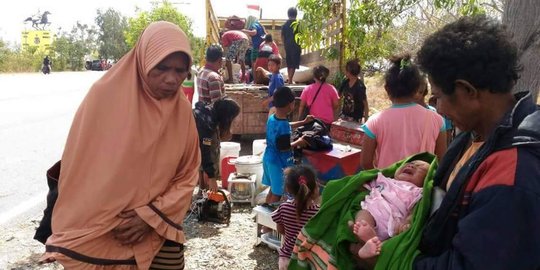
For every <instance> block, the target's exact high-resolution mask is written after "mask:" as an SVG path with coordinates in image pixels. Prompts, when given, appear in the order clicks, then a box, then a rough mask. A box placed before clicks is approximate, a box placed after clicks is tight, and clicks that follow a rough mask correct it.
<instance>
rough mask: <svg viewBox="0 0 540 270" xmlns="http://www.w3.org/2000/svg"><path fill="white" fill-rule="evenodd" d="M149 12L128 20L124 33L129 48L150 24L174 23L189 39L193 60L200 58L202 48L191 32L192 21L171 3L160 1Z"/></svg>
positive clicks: (199, 41) (143, 12) (141, 12)
mask: <svg viewBox="0 0 540 270" xmlns="http://www.w3.org/2000/svg"><path fill="white" fill-rule="evenodd" d="M152 5H153V6H152V8H151V10H150V11H140V12H139V13H138V14H137V16H136V17H134V18H129V19H128V29H127V31H126V33H125V36H126V42H127V44H128V46H129V48H133V46H135V43H136V42H137V40H138V39H139V36H140V35H141V33H142V31H143V30H144V29H145V28H146V27H147V26H148V25H149V24H150V23H152V22H157V21H168V22H171V23H174V24H176V25H178V26H179V27H180V29H182V30H183V31H184V32H185V33H186V35H187V36H188V38H189V39H190V43H191V48H192V54H193V59H194V60H198V59H199V58H200V57H199V55H200V51H201V50H200V47H201V46H204V44H202V43H201V40H200V39H198V38H194V36H193V31H192V21H191V20H190V19H189V18H188V17H187V16H185V15H184V14H182V13H181V12H179V11H178V10H177V9H176V8H175V7H174V5H173V4H172V3H171V2H168V1H162V2H154V3H152Z"/></svg>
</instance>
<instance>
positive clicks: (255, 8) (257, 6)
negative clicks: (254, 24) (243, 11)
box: [247, 5, 261, 11]
mask: <svg viewBox="0 0 540 270" xmlns="http://www.w3.org/2000/svg"><path fill="white" fill-rule="evenodd" d="M247 8H248V9H253V10H257V11H259V10H260V9H261V6H259V5H247Z"/></svg>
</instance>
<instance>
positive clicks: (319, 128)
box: [292, 118, 332, 151]
mask: <svg viewBox="0 0 540 270" xmlns="http://www.w3.org/2000/svg"><path fill="white" fill-rule="evenodd" d="M328 133H329V130H328V127H327V126H326V124H325V123H324V122H323V121H321V120H320V119H317V118H315V119H314V120H313V122H310V123H307V124H305V125H303V126H300V127H298V128H296V129H295V130H294V131H293V132H292V139H293V141H296V140H298V139H300V138H301V137H302V136H304V139H305V140H306V141H307V143H308V145H309V146H308V147H307V148H305V149H308V150H311V151H329V150H332V139H330V137H329V136H328Z"/></svg>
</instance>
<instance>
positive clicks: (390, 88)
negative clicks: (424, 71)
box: [384, 53, 422, 98]
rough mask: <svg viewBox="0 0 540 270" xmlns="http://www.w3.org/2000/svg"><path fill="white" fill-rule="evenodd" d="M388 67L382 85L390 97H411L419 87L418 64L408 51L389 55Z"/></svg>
mask: <svg viewBox="0 0 540 270" xmlns="http://www.w3.org/2000/svg"><path fill="white" fill-rule="evenodd" d="M389 60H390V63H391V66H390V68H389V69H388V70H387V71H386V73H385V74H384V87H385V89H386V92H387V93H388V95H389V96H390V97H391V98H405V97H413V96H414V95H415V94H416V92H417V91H418V87H420V81H421V79H422V78H421V75H420V70H419V69H418V66H417V65H416V64H414V63H413V62H412V61H411V55H410V54H409V53H403V54H401V55H395V56H392V57H390V59H389Z"/></svg>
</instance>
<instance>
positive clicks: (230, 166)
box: [221, 156, 236, 189]
mask: <svg viewBox="0 0 540 270" xmlns="http://www.w3.org/2000/svg"><path fill="white" fill-rule="evenodd" d="M235 160H236V157H229V156H227V157H224V158H223V159H222V160H221V187H222V188H224V189H227V186H228V184H229V182H228V181H229V175H230V174H231V173H235V172H236V166H235V165H234V161H235Z"/></svg>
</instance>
